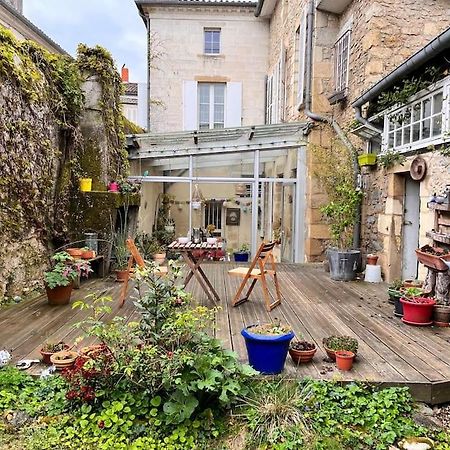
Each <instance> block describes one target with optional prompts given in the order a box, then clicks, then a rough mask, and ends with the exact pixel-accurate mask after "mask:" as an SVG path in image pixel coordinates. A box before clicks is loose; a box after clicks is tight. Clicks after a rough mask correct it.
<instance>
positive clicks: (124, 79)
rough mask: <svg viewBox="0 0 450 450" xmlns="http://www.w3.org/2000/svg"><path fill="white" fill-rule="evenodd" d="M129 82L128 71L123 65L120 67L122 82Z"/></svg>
mask: <svg viewBox="0 0 450 450" xmlns="http://www.w3.org/2000/svg"><path fill="white" fill-rule="evenodd" d="M128 81H129V71H128V67H125V64H124V65H123V66H122V82H123V83H128Z"/></svg>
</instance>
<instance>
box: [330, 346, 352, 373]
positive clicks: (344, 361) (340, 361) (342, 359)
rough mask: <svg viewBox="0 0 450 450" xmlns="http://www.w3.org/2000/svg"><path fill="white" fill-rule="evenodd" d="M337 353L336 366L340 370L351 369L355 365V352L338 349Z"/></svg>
mask: <svg viewBox="0 0 450 450" xmlns="http://www.w3.org/2000/svg"><path fill="white" fill-rule="evenodd" d="M335 354H336V366H337V368H338V369H339V370H343V371H349V370H351V368H352V367H353V360H354V359H355V354H354V353H353V352H348V351H346V350H338V351H336V352H335Z"/></svg>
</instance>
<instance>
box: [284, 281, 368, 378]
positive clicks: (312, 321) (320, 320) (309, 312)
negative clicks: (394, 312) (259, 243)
mask: <svg viewBox="0 0 450 450" xmlns="http://www.w3.org/2000/svg"><path fill="white" fill-rule="evenodd" d="M286 277H287V278H288V279H290V281H291V284H292V288H293V289H298V286H297V285H296V283H295V280H296V279H297V277H298V275H296V276H295V277H294V278H292V277H290V276H289V275H287V274H286ZM302 294H303V295H304V294H305V293H304V291H302ZM282 295H283V294H282ZM284 295H286V294H284ZM297 295H298V294H297ZM293 309H294V310H296V311H297V312H298V313H299V312H300V310H299V309H298V308H297V306H296V305H294V304H293ZM301 312H302V315H303V317H304V318H305V321H304V322H303V323H304V324H305V326H306V329H307V330H308V333H309V334H310V336H312V338H313V341H314V342H315V343H316V345H317V346H318V352H317V353H316V355H318V356H319V357H318V358H317V360H316V361H315V362H314V364H315V365H316V367H317V370H318V371H319V373H321V374H322V377H323V378H325V379H331V378H333V377H334V376H335V375H336V373H339V372H338V370H337V369H336V368H335V366H334V364H333V365H329V364H325V361H324V358H326V356H327V355H326V353H325V351H324V349H323V346H322V339H323V338H324V337H326V336H329V335H332V334H351V333H349V332H348V329H347V330H345V331H346V332H344V331H343V330H342V323H341V322H340V321H338V320H336V318H334V317H332V316H331V315H330V314H328V315H325V311H324V308H323V306H322V305H321V304H316V305H312V304H311V302H310V301H306V302H305V303H304V304H303V305H302V309H301ZM325 318H326V320H325ZM306 324H307V325H306ZM366 362H367V361H366V359H365V357H364V358H363V357H361V356H359V357H358V360H357V361H356V362H355V365H354V366H353V369H352V371H351V372H348V373H346V374H345V378H346V379H366V378H370V376H373V372H372V371H370V372H368V370H367V367H366V365H367V364H365V363H366ZM322 372H323V373H322ZM342 376H343V375H342Z"/></svg>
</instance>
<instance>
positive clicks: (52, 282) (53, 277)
mask: <svg viewBox="0 0 450 450" xmlns="http://www.w3.org/2000/svg"><path fill="white" fill-rule="evenodd" d="M51 259H52V264H53V266H52V267H51V269H50V270H48V271H47V272H44V281H45V284H46V285H47V286H48V287H49V288H50V289H53V288H55V287H58V286H68V285H69V284H70V283H72V282H73V281H74V280H75V279H76V278H77V277H78V276H80V275H87V274H88V273H89V272H92V269H91V266H90V263H89V262H88V261H77V260H75V259H74V258H72V257H71V256H70V255H69V254H68V253H67V252H58V253H55V254H54V255H53V256H52V258H51Z"/></svg>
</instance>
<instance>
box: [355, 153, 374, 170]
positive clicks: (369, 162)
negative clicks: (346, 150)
mask: <svg viewBox="0 0 450 450" xmlns="http://www.w3.org/2000/svg"><path fill="white" fill-rule="evenodd" d="M376 163H377V155H375V154H374V153H364V155H359V156H358V164H359V165H360V167H362V166H374V165H375V164H376Z"/></svg>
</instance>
